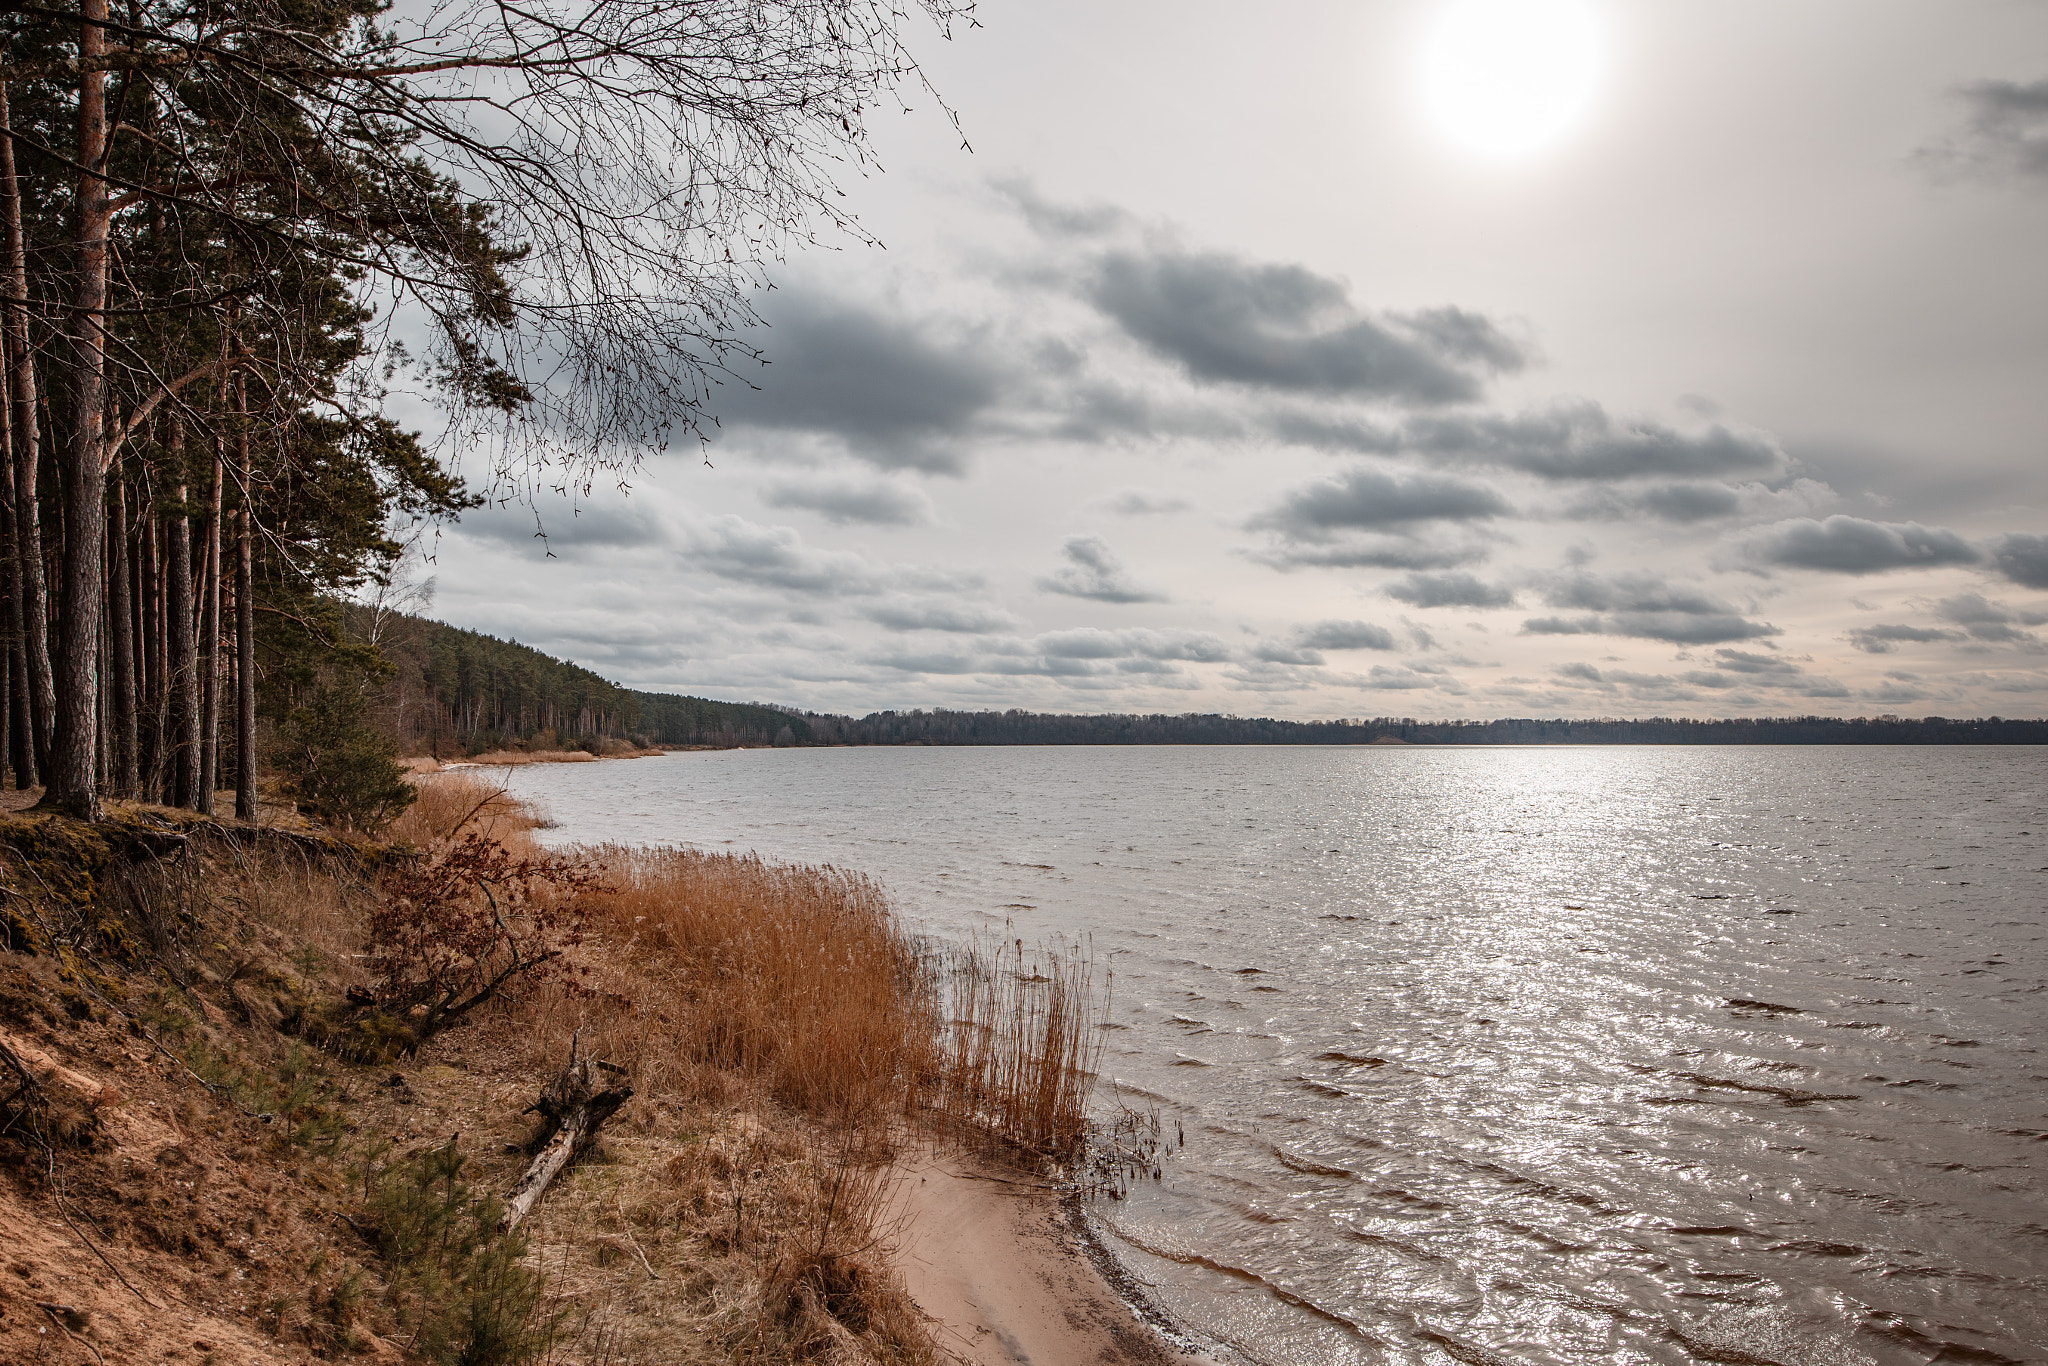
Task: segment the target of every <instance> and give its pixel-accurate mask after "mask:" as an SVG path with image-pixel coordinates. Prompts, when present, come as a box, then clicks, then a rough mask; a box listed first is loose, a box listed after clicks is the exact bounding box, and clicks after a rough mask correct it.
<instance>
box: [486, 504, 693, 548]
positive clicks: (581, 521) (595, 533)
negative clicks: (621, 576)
mask: <svg viewBox="0 0 2048 1366" xmlns="http://www.w3.org/2000/svg"><path fill="white" fill-rule="evenodd" d="M461 526H462V534H463V535H464V536H467V537H472V538H474V539H476V540H480V541H495V542H497V543H499V544H501V545H505V546H510V547H514V548H518V549H523V550H530V552H531V553H532V554H533V555H535V556H547V557H551V558H554V559H561V560H586V559H590V558H591V557H593V556H598V557H602V556H609V555H614V554H616V553H618V552H620V551H624V550H642V549H647V548H650V547H658V546H662V545H666V544H668V543H669V542H670V541H671V539H672V538H673V536H674V528H673V527H671V526H670V525H669V524H668V523H667V522H665V521H664V520H663V519H662V517H661V514H660V512H659V511H658V510H657V509H656V508H655V507H653V506H652V505H650V504H648V503H641V502H635V503H619V504H612V505H604V504H598V505H594V506H590V507H571V506H569V505H567V504H566V503H562V504H557V505H555V506H552V507H550V508H548V509H547V510H546V512H545V513H543V512H541V511H540V510H538V509H535V508H526V507H520V508H513V507H503V508H500V507H491V508H480V509H478V510H477V511H476V512H473V513H470V514H469V515H468V516H466V517H464V518H463V520H462V523H461Z"/></svg>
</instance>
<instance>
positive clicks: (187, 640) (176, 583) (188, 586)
mask: <svg viewBox="0 0 2048 1366" xmlns="http://www.w3.org/2000/svg"><path fill="white" fill-rule="evenodd" d="M171 459H172V460H173V461H174V462H176V464H177V466H178V475H177V477H178V479H179V483H178V484H177V485H176V487H175V489H174V491H173V493H172V495H171V496H172V497H174V498H175V499H177V511H176V512H175V513H173V514H172V516H171V517H170V518H169V519H168V520H167V521H166V523H165V526H164V530H165V531H166V532H167V533H168V538H167V539H168V540H169V543H170V544H169V550H170V555H169V561H170V562H169V563H168V564H167V565H165V566H164V594H165V602H164V608H165V615H166V617H167V620H166V622H165V629H166V630H167V631H168V633H169V635H170V641H169V644H170V650H169V653H168V655H167V657H166V658H165V660H164V673H165V681H166V683H167V684H168V685H169V688H170V712H171V735H170V750H171V761H170V764H169V766H168V767H169V771H170V776H171V804H172V805H173V806H196V805H198V802H199V690H198V688H197V687H196V686H194V685H195V684H197V683H198V682H199V666H198V663H197V661H196V660H195V659H194V657H193V656H194V651H193V648H192V647H193V620H192V519H191V518H189V517H187V516H186V515H185V503H186V499H187V498H188V497H189V496H190V492H191V490H190V489H189V488H188V487H187V486H186V485H185V483H184V482H183V479H184V462H185V424H184V423H182V422H180V421H178V420H177V419H175V418H173V419H172V422H171Z"/></svg>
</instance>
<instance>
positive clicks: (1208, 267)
mask: <svg viewBox="0 0 2048 1366" xmlns="http://www.w3.org/2000/svg"><path fill="white" fill-rule="evenodd" d="M1084 288H1085V293H1086V296H1087V298H1088V300H1089V302H1090V303H1092V304H1094V305H1095V307H1096V308H1098V309H1100V310H1101V311H1102V312H1103V313H1105V314H1106V315H1108V316H1109V317H1110V318H1112V319H1114V320H1115V321H1116V322H1117V323H1118V324H1120V325H1121V326H1122V327H1123V329H1124V330H1125V331H1126V332H1127V333H1129V334H1130V335H1131V336H1132V337H1134V338H1136V339H1137V340H1138V341H1139V342H1141V343H1142V344H1144V345H1145V346H1146V347H1148V348H1149V349H1150V350H1152V351H1153V352H1154V353H1155V354H1157V355H1160V356H1162V357H1164V358H1166V359H1168V360H1172V361H1176V362H1178V363H1179V364H1180V365H1181V366H1183V367H1184V368H1185V369H1186V370H1187V372H1188V374H1189V375H1190V376H1192V377H1193V378H1195V379H1197V380H1207V381H1220V382H1225V383H1233V384H1244V385H1250V386H1253V387H1256V388H1262V389H1271V390H1278V391H1286V392H1295V393H1314V394H1321V395H1326V396H1331V397H1344V398H1353V399H1392V400H1395V401H1398V402H1403V403H1409V404H1441V403H1457V402H1464V401H1466V400H1469V399H1473V398H1476V397H1478V396H1479V392H1480V383H1479V378H1478V375H1477V374H1476V373H1475V371H1476V372H1494V371H1502V370H1515V369H1519V368H1520V367H1521V365H1522V364H1523V363H1524V359H1525V357H1524V355H1523V352H1522V350H1521V348H1520V347H1519V346H1518V345H1517V344H1516V343H1515V342H1514V341H1512V340H1511V339H1509V338H1508V336H1507V335H1506V334H1505V333H1503V332H1501V331H1500V330H1499V329H1498V328H1497V327H1495V326H1494V325H1493V324H1492V323H1491V322H1490V321H1488V320H1487V319H1485V318H1484V317H1481V316H1480V315H1478V314H1474V313H1466V312H1463V311H1460V310H1457V309H1432V310H1428V311H1425V312H1422V313H1416V314H1409V315H1402V314H1383V315H1379V316H1377V317H1375V316H1368V315H1366V314H1364V313H1362V312H1361V311H1360V310H1359V309H1358V308H1357V307H1355V306H1354V305H1353V304H1352V302H1351V299H1350V295H1349V291H1347V290H1346V288H1345V287H1344V285H1343V284H1342V283H1341V282H1339V281H1337V280H1333V279H1331V278H1329V277H1328V276H1324V275H1317V274H1315V273H1314V272H1313V271H1310V270H1308V269H1306V268H1304V267H1302V266H1296V265H1263V264H1257V263H1254V262H1250V261H1246V260H1243V259H1242V258H1239V257H1236V256H1229V255H1225V254H1223V253H1220V252H1204V253H1194V252H1183V251H1175V250H1154V251H1151V252H1139V251H1133V250H1118V251H1110V252H1106V253H1104V254H1103V255H1102V256H1101V257H1100V258H1099V259H1098V260H1097V261H1096V263H1095V266H1094V270H1093V272H1092V278H1090V279H1089V280H1088V282H1087V283H1086V285H1085V287H1084Z"/></svg>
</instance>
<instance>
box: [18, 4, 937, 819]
mask: <svg viewBox="0 0 2048 1366" xmlns="http://www.w3.org/2000/svg"><path fill="white" fill-rule="evenodd" d="M920 11H922V13H923V14H924V16H925V17H928V18H929V19H931V20H932V21H934V22H935V23H936V25H937V26H938V28H939V30H940V31H941V32H944V31H945V30H946V29H947V27H948V25H949V24H950V23H951V22H952V21H953V20H954V19H955V18H956V17H957V16H959V15H960V14H962V13H963V12H964V7H962V6H957V5H955V4H953V3H952V2H951V0H916V3H904V4H898V3H895V0H793V3H788V4H780V5H771V6H763V5H759V4H755V3H752V2H751V0H715V2H714V3H706V4H701V5H685V6H666V5H655V6H650V5H647V4H644V3H640V2H639V0H591V3H588V4H584V5H581V6H579V7H578V8H577V11H576V13H575V16H574V18H573V21H569V20H565V19H564V18H563V17H562V16H561V15H559V14H557V13H556V12H554V11H552V10H550V9H548V8H546V7H544V6H543V7H534V6H510V5H504V4H498V3H493V0H457V2H456V3H452V4H446V5H434V6H428V7H424V8H419V9H415V10H406V11H399V10H394V9H390V8H388V7H387V6H386V5H384V4H382V3H380V0H217V2H214V3H200V4H190V3H183V2H182V0H131V3H129V4H127V5H126V6H122V7H111V6H109V5H108V4H107V2H106V0H76V3H73V4H59V5H52V6H43V5H10V6H8V7H7V8H6V10H5V12H4V13H0V378H4V383H0V645H4V656H5V657H4V660H0V736H4V739H5V743H4V746H0V748H4V750H5V756H4V757H5V764H6V768H7V770H8V772H9V773H11V775H12V779H13V782H14V784H15V785H16V786H17V787H18V788H24V789H25V788H33V787H41V788H42V789H43V795H42V798H41V805H42V806H43V807H44V808H46V809H50V810H55V811H61V812H64V813H67V814H70V815H73V816H77V817H82V818H85V819H88V820H92V819H97V818H98V817H99V815H100V813H101V804H102V801H103V799H104V798H106V797H109V796H112V797H120V798H142V799H146V800H150V801H158V802H164V803H169V804H173V805H177V806H182V807H190V808H195V809H197V810H199V811H201V812H209V813H210V812H211V811H212V809H213V807H214V804H215V802H216V799H217V794H225V793H228V792H232V794H233V800H234V807H235V812H236V814H237V815H239V816H242V817H245V818H248V817H253V815H254V814H255V807H256V802H257V786H256V778H257V774H258V771H259V770H260V769H272V770H275V771H276V772H277V773H278V774H279V775H280V776H281V778H282V779H283V780H284V791H285V793H286V795H293V794H296V795H297V796H299V797H301V798H305V797H307V796H309V795H313V794H315V793H317V792H319V791H322V790H325V789H328V788H331V787H332V785H333V784H334V783H335V782H337V781H344V780H345V781H347V782H353V783H356V784H358V785H361V784H363V783H368V784H369V785H370V786H371V787H372V788H374V787H376V786H377V785H378V784H382V785H383V788H384V795H385V796H387V797H391V798H392V799H394V800H402V798H403V793H402V792H401V791H400V790H399V789H398V788H397V787H396V786H394V784H396V783H397V782H398V777H397V776H396V775H397V772H398V770H397V768H396V766H395V765H394V763H393V762H392V760H393V756H394V753H395V751H396V749H397V747H398V746H400V745H402V744H409V743H415V742H419V741H426V742H427V743H428V744H429V745H430V747H431V745H433V744H439V743H441V742H442V741H443V740H445V739H446V738H447V737H448V736H450V735H453V734H455V733H458V732H459V733H462V734H464V735H469V736H477V735H487V734H491V733H508V732H512V731H522V732H523V731H527V730H532V729H540V730H550V731H555V732H558V733H563V734H578V735H605V734H611V733H614V732H619V733H625V732H631V731H632V730H633V729H634V728H635V727H642V728H645V727H646V726H650V725H651V726H652V727H653V728H654V729H653V731H652V732H651V733H658V734H661V735H695V734H697V733H699V732H702V731H706V730H710V731H716V732H718V733H720V734H724V733H727V732H728V731H729V732H730V733H731V734H734V735H738V734H741V733H746V734H748V735H752V734H753V733H754V732H751V731H747V730H746V726H747V725H748V724H750V723H749V722H747V721H745V720H744V719H743V718H742V716H741V714H740V713H732V712H728V711H718V710H716V709H713V710H712V711H706V710H705V709H704V708H702V707H697V706H694V705H683V704H677V703H674V702H667V701H664V702H659V703H655V704H652V705H651V707H650V706H649V704H643V703H639V702H637V701H634V700H631V699H621V698H620V697H618V696H615V695H614V694H616V690H615V689H610V688H609V685H599V684H597V683H592V682H590V681H589V680H583V681H581V682H572V681H570V680H569V677H568V676H566V675H565V676H563V677H561V678H555V679H552V681H549V682H547V683H546V684H545V687H543V689H542V690H543V691H545V692H546V693H547V700H545V701H542V702H540V703H539V705H540V708H541V710H540V711H539V712H537V713H534V714H532V715H530V716H529V715H528V712H529V710H530V706H529V704H530V703H533V702H534V699H535V697H537V696H538V694H534V693H533V691H532V687H531V686H529V684H535V683H536V680H537V679H538V675H536V679H535V680H528V681H527V683H520V684H516V685H514V686H512V687H511V688H510V691H508V690H507V688H506V687H504V686H501V684H503V683H506V682H508V681H509V675H507V676H505V677H501V675H502V674H503V673H504V671H503V669H501V668H499V665H500V664H502V660H500V661H498V663H493V662H491V652H490V651H489V650H486V649H483V648H482V647H481V646H474V645H465V646H460V647H449V648H447V649H442V648H441V647H440V646H438V645H434V644H427V645H422V646H419V647H418V648H417V649H416V650H415V651H414V656H412V657H407V658H403V659H399V658H394V657H392V656H391V655H389V654H387V652H386V651H385V649H384V648H383V643H382V642H381V641H380V640H379V639H378V638H377V635H376V632H375V631H374V630H372V631H370V632H369V633H367V634H366V633H365V632H363V631H362V630H360V629H356V628H359V627H360V626H361V625H362V621H361V614H360V613H359V612H356V611H354V610H352V606H351V605H352V604H357V605H359V604H360V603H361V602H362V601H364V600H365V598H366V596H367V597H369V598H374V597H375V596H376V593H375V591H374V590H375V589H376V588H377V587H378V586H380V585H383V584H387V583H388V582H389V580H390V577H391V574H392V572H393V570H394V568H395V567H396V566H397V565H398V564H399V563H400V561H401V560H402V558H403V556H404V554H405V550H406V546H407V544H408V543H409V541H410V539H411V538H412V537H414V536H416V535H417V534H419V532H420V530H421V529H422V528H430V527H432V526H433V525H435V524H437V523H446V522H448V521H452V520H455V519H458V518H459V517H460V516H461V514H462V513H463V512H464V511H465V510H466V509H468V508H471V507H474V506H477V505H478V504H479V502H480V500H482V499H484V498H486V497H489V498H493V499H497V500H500V501H508V500H511V501H516V500H521V499H531V498H532V497H533V496H534V495H535V494H536V493H539V492H542V491H547V492H562V493H569V492H573V491H576V490H579V489H580V490H584V491H587V490H588V489H589V488H590V487H591V486H592V484H593V482H594V481H595V480H597V479H600V478H607V477H616V478H624V477H625V476H627V475H629V474H631V473H632V472H633V471H634V470H635V469H636V468H637V467H638V465H639V462H640V461H641V460H642V459H644V458H645V457H646V456H648V455H649V454H652V453H654V452H658V451H661V450H665V449H669V448H671V447H672V446H673V445H675V444H678V443H680V444H684V445H688V444H691V443H693V442H695V441H698V440H700V439H701V438H702V433H703V431H704V429H705V428H706V427H707V426H708V425H709V424H710V422H711V421H712V415H711V413H710V412H709V410H708V409H707V407H706V404H707V402H708V395H709V394H710V392H711V391H712V389H713V387H714V386H715V384H716V382H717V381H718V379H719V378H720V377H721V376H723V377H728V378H730V377H733V376H735V375H736V374H737V373H738V372H737V371H736V369H735V367H736V366H740V365H743V364H751V363H753V362H757V361H758V360H759V359H760V355H759V353H758V352H756V351H754V350H753V349H752V348H751V347H749V346H748V345H747V344H746V343H744V342H743V341H741V340H739V337H740V336H741V334H742V332H743V331H744V329H745V328H746V326H747V325H748V324H749V323H751V322H753V321H755V320H756V315H755V313H754V310H753V300H754V298H755V297H756V292H757V291H758V290H759V289H760V288H761V287H762V286H764V285H765V284H766V277H765V274H764V271H765V268H766V266H767V265H768V264H769V263H771V262H772V261H774V260H775V259H778V258H779V256H780V254H781V253H782V252H783V251H785V250H786V249H787V245H788V244H789V243H790V242H792V241H802V240H807V239H809V238H811V237H812V236H814V235H816V234H820V233H826V232H830V233H832V234H833V235H834V236H835V238H838V239H839V240H845V238H846V237H848V236H850V237H851V238H852V239H853V240H871V239H868V238H866V235H865V233H864V232H863V230H862V229H861V227H860V225H859V224H858V223H857V222H856V221H855V220H854V219H853V218H852V217H851V215H850V213H849V211H848V210H847V208H846V207H845V204H844V200H843V197H842V196H840V195H839V194H838V193H837V188H836V185H835V183H834V177H835V176H840V175H845V174H848V173H850V172H858V171H862V170H863V169H864V168H867V167H868V166H870V165H871V163H872V152H871V149H870V145H869V140H868V133H867V128H866V121H867V118H868V115H869V114H870V113H871V112H872V111H873V110H874V109H876V108H877V107H880V106H881V105H882V104H883V103H885V102H886V101H888V100H889V99H890V98H891V97H892V96H893V95H894V92H895V91H897V89H898V88H899V87H901V86H905V85H914V86H917V87H918V88H920V89H922V88H923V86H922V77H921V75H920V73H919V71H918V68H917V66H916V64H915V62H914V61H913V60H912V59H911V57H910V56H909V54H908V51H907V49H906V48H905V46H904V40H903V38H902V35H901V33H900V29H901V28H902V26H903V25H904V24H905V22H906V21H907V20H908V19H909V18H911V17H912V16H914V15H916V14H918V13H919V12H920ZM897 102H898V103H900V102H901V101H900V98H899V99H898V100H897ZM394 412H404V413H405V414H407V415H408V420H407V421H405V422H401V421H399V420H397V419H396V418H395V417H394V416H393V413H394ZM415 425H416V426H417V428H418V429H417V430H415ZM373 615H374V614H373ZM376 624H377V623H376V622H374V621H373V622H372V625H373V626H374V625H376ZM522 667H524V666H522ZM408 670H410V671H411V675H410V676H411V677H412V678H413V681H414V682H415V684H417V685H419V687H424V688H426V689H427V691H426V692H419V691H418V688H417V687H416V689H415V696H416V699H417V698H424V697H426V696H427V695H428V694H431V695H432V696H433V697H434V698H436V699H441V701H442V702H445V705H446V706H447V707H448V708H449V711H448V714H447V715H446V716H445V717H443V716H440V715H438V714H436V715H431V716H429V715H427V714H425V713H421V714H419V715H410V714H403V715H398V716H395V717H394V716H384V717H382V718H381V721H382V724H380V717H379V716H378V715H377V714H376V713H377V712H378V710H379V709H380V708H383V707H385V698H386V695H387V694H389V693H390V692H392V691H393V685H394V682H402V680H403V679H404V678H405V677H407V676H408V674H407V671H408ZM494 670H497V672H493V671H494ZM511 672H512V673H513V674H517V673H518V672H519V671H518V669H513V670H512V671H511ZM543 672H545V671H543ZM522 687H523V688H526V689H527V691H526V692H525V693H522V692H521V691H520V689H521V688H522ZM578 688H580V689H581V690H582V691H581V693H580V694H579V695H577V696H575V697H570V696H569V694H570V693H573V692H575V691H576V690H577V689H578ZM398 690H399V691H400V692H402V691H403V689H402V687H401V688H400V689H398ZM565 690H566V691H565ZM437 705H439V703H437ZM400 711H401V712H403V708H400ZM642 712H645V713H646V715H645V717H643V716H642ZM759 720H760V718H756V721H757V722H758V721H759ZM728 721H732V722H733V726H731V727H729V726H728V725H727V722H728ZM797 724H800V723H790V722H781V721H778V722H777V723H776V726H775V730H774V731H773V732H770V733H769V735H768V736H767V737H766V738H767V739H768V740H773V739H774V738H775V735H776V734H778V733H779V732H780V731H781V730H782V729H783V728H784V727H785V725H787V726H790V727H791V729H792V735H794V728H795V726H796V725H797ZM734 727H737V728H734ZM757 728H758V727H757ZM358 795H360V796H366V797H368V798H375V797H376V795H377V794H376V793H375V792H374V791H372V792H368V793H362V794H358ZM374 804H375V803H374V801H373V805H374Z"/></svg>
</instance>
